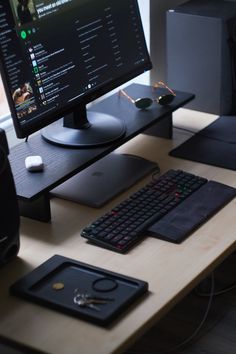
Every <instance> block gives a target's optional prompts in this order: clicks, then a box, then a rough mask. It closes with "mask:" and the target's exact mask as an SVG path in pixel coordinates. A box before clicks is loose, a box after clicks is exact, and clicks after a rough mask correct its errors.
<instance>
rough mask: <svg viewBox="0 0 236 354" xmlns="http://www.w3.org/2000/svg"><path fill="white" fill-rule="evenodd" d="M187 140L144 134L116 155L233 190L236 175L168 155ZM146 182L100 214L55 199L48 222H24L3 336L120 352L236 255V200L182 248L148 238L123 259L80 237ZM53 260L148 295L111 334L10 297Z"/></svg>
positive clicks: (54, 348)
mask: <svg viewBox="0 0 236 354" xmlns="http://www.w3.org/2000/svg"><path fill="white" fill-rule="evenodd" d="M193 120H194V119H193ZM188 123H189V121H188ZM188 136H189V135H188V134H187V133H186V132H181V131H175V132H174V139H173V140H167V139H163V138H156V137H153V136H147V135H145V134H140V135H139V136H137V137H136V138H134V139H133V140H132V141H130V142H128V143H126V144H125V145H124V146H122V147H121V148H120V149H119V151H120V152H126V153H133V154H136V155H140V156H142V157H145V158H149V159H151V160H153V161H157V162H158V163H159V165H160V168H161V172H162V173H164V172H165V171H166V170H168V169H170V168H180V169H183V170H186V171H188V172H192V173H195V174H198V175H201V176H203V177H206V178H208V179H214V180H216V181H219V182H223V183H226V184H229V185H231V186H234V187H236V178H235V172H233V171H230V170H224V169H220V168H216V167H212V166H211V167H210V166H207V165H203V164H198V163H193V162H191V161H185V160H181V159H177V158H173V157H169V156H168V152H169V151H170V150H171V149H172V148H173V147H174V146H176V145H177V144H179V143H180V142H181V141H184V140H185V139H186V138H187V137H188ZM148 180H149V178H148V177H147V178H145V179H143V180H142V181H140V182H139V183H137V184H136V185H135V186H134V187H133V188H131V189H130V190H129V191H128V192H125V193H123V194H122V195H120V196H119V197H117V198H116V199H114V200H113V201H112V202H110V203H109V204H107V205H106V206H105V207H103V208H102V209H92V208H89V207H85V206H82V205H79V204H75V203H72V202H66V201H63V200H59V199H56V198H54V199H53V200H52V222H51V223H48V224H45V223H40V222H37V221H33V220H30V219H26V218H25V219H24V218H22V223H21V249H20V253H19V256H18V257H17V259H15V260H14V261H13V262H11V263H10V264H8V265H7V266H5V267H3V268H1V269H0V279H1V292H0V314H1V321H0V335H2V336H5V337H7V338H9V339H11V340H14V341H17V342H19V343H21V344H25V345H27V346H29V347H32V348H35V349H40V350H42V351H43V352H47V353H51V354H54V353H55V354H65V353H66V354H77V353H78V352H80V353H83V354H93V353H96V354H111V353H122V352H124V351H125V350H126V349H127V348H128V347H130V346H131V345H132V344H133V343H134V341H135V340H137V339H138V338H140V337H141V335H143V334H144V333H145V332H146V331H147V330H148V329H149V328H151V326H153V325H154V323H156V322H157V321H158V320H160V319H161V318H162V317H163V316H164V315H165V314H166V313H167V312H168V311H169V310H170V309H171V308H173V306H174V305H176V304H177V302H179V301H180V300H181V299H183V297H184V296H186V295H187V294H188V293H189V292H190V291H191V290H192V289H193V288H194V287H195V286H196V285H197V284H198V283H199V282H200V281H201V280H202V279H204V278H205V277H206V276H207V275H208V274H209V273H210V272H211V271H212V270H213V269H214V268H215V267H217V266H218V265H219V264H220V263H221V262H222V261H223V260H224V259H226V258H227V257H228V256H229V255H230V254H231V253H232V252H233V251H234V250H235V249H236V234H235V229H236V218H235V212H236V201H235V200H233V201H232V202H231V203H230V204H228V205H227V206H226V207H225V208H224V209H222V210H221V211H220V212H219V213H217V214H216V215H215V216H214V217H213V218H212V219H211V220H209V221H208V222H207V223H206V224H204V225H202V226H201V227H200V228H199V229H198V230H197V231H195V232H194V233H193V234H192V235H191V237H189V238H188V239H187V240H186V241H185V242H183V243H182V244H180V245H175V244H170V243H168V242H164V241H161V240H157V239H154V238H151V237H149V238H146V239H144V240H143V241H142V242H141V243H140V244H139V245H137V246H136V247H135V248H133V249H132V250H131V251H130V252H129V253H128V254H126V255H122V254H116V253H114V252H111V251H108V250H105V249H102V248H99V247H97V246H92V245H90V244H88V243H87V242H86V241H85V240H84V239H82V238H81V237H80V231H81V229H82V228H83V227H84V226H85V225H87V224H88V223H90V222H91V221H92V220H94V219H95V218H97V217H98V216H100V215H101V214H102V213H104V212H106V211H108V210H110V209H111V207H113V206H114V205H116V204H117V203H118V202H119V201H121V200H123V199H124V198H125V197H127V196H128V195H129V194H130V193H132V192H134V191H135V190H137V189H139V188H140V187H141V186H142V185H143V184H145V183H146V182H147V181H148ZM54 254H61V255H63V256H66V257H70V258H74V259H76V260H79V261H81V262H85V263H88V264H92V265H95V266H99V267H102V268H105V269H108V270H111V271H115V272H118V273H123V274H126V275H128V276H132V277H136V278H139V279H142V280H145V281H148V283H149V289H150V294H149V296H147V297H146V298H144V299H142V301H139V302H138V303H135V304H134V305H133V306H132V307H131V308H130V309H129V310H128V311H126V313H125V314H124V315H123V316H121V317H120V318H119V319H118V320H117V321H116V322H115V323H113V324H112V325H111V326H110V327H108V328H101V327H98V326H95V325H92V324H89V323H86V322H85V321H81V320H78V319H76V318H72V317H70V316H66V315H64V314H62V313H59V312H57V311H53V310H49V309H47V308H44V307H41V306H38V305H36V304H32V303H30V302H27V301H24V300H21V299H19V298H16V297H13V296H10V295H9V293H8V289H9V286H10V285H11V284H12V283H13V282H15V281H16V280H17V279H19V278H20V277H21V276H23V275H24V274H26V273H27V272H29V271H31V270H32V269H33V268H35V267H36V266H38V265H39V264H41V263H42V262H43V261H45V260H46V259H48V258H49V257H51V256H52V255H54Z"/></svg>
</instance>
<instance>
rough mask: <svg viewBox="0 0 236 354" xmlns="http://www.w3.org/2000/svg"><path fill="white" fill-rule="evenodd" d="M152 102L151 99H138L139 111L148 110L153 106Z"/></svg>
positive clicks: (136, 103)
mask: <svg viewBox="0 0 236 354" xmlns="http://www.w3.org/2000/svg"><path fill="white" fill-rule="evenodd" d="M152 102H153V100H152V99H151V98H138V99H137V100H135V106H136V107H137V108H139V109H146V108H148V107H150V106H151V105H152Z"/></svg>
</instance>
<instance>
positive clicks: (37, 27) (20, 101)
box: [0, 0, 151, 147]
mask: <svg viewBox="0 0 236 354" xmlns="http://www.w3.org/2000/svg"><path fill="white" fill-rule="evenodd" d="M0 54H1V55H0V58H1V60H0V62H1V69H2V77H3V82H4V85H5V90H6V94H7V98H8V102H9V106H10V110H11V114H12V118H13V122H14V127H15V131H16V135H17V137H19V138H24V137H28V136H29V135H30V134H32V133H34V132H36V131H38V130H40V129H41V128H44V129H42V136H43V137H44V138H45V139H46V140H47V141H49V142H52V143H55V144H59V145H63V146H72V147H76V146H79V147H81V146H94V145H95V146H97V145H101V144H107V143H111V142H112V141H114V140H116V139H119V138H120V137H121V136H122V135H123V134H124V133H125V127H124V126H123V124H122V122H121V121H120V120H117V119H116V118H115V117H113V116H110V115H107V114H101V113H96V112H93V113H92V112H88V111H87V109H86V105H87V104H88V103H90V102H92V101H93V100H95V99H97V98H98V97H100V96H102V95H104V94H106V93H108V92H109V91H111V90H112V89H114V88H117V87H119V86H120V85H121V84H123V83H125V82H127V81H129V80H130V79H132V78H134V77H136V76H138V75H139V74H141V73H143V72H145V71H147V70H149V69H151V61H150V58H149V55H148V51H147V47H146V43H145V38H144V33H143V28H142V23H141V17H140V12H139V8H138V2H137V0H119V1H118V0H9V1H6V0H0Z"/></svg>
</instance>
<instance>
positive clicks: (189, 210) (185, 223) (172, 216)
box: [148, 181, 236, 243]
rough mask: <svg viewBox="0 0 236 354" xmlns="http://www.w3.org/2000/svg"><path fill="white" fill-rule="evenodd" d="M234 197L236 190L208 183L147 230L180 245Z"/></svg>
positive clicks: (223, 185)
mask: <svg viewBox="0 0 236 354" xmlns="http://www.w3.org/2000/svg"><path fill="white" fill-rule="evenodd" d="M235 195H236V189H235V188H232V187H230V186H227V185H225V184H222V183H218V182H215V181H209V182H207V183H206V184H204V185H203V186H202V187H201V188H200V189H198V190H197V191H196V192H194V193H193V194H192V195H190V196H189V197H188V198H187V199H185V200H183V202H182V203H181V204H179V205H177V206H176V207H175V208H174V209H172V210H171V211H170V212H169V213H168V214H166V215H165V216H164V217H163V218H162V219H160V220H159V221H157V222H156V223H155V224H153V225H152V226H150V227H149V228H148V235H151V236H153V237H156V238H160V239H162V240H166V241H169V242H174V243H180V242H182V241H183V240H184V239H185V238H186V237H188V236H189V235H190V234H191V232H193V231H194V230H195V229H196V228H197V227H198V226H200V225H201V224H203V223H204V222H205V221H206V220H208V219H209V218H210V217H211V216H212V215H214V214H215V213H216V212H217V211H218V210H220V209H221V208H222V207H223V206H225V205H226V204H227V203H229V202H230V201H231V200H232V199H233V198H234V197H235Z"/></svg>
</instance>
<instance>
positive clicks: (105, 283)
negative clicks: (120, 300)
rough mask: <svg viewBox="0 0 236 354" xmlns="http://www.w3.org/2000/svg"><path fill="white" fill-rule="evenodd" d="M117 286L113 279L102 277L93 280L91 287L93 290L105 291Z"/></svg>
mask: <svg viewBox="0 0 236 354" xmlns="http://www.w3.org/2000/svg"><path fill="white" fill-rule="evenodd" d="M117 287H118V283H117V281H116V280H115V279H112V278H108V277H104V278H99V279H96V280H94V282H93V284H92V288H93V290H95V291H98V292H101V293H105V292H108V291H113V290H115V289H116V288H117Z"/></svg>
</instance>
